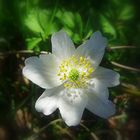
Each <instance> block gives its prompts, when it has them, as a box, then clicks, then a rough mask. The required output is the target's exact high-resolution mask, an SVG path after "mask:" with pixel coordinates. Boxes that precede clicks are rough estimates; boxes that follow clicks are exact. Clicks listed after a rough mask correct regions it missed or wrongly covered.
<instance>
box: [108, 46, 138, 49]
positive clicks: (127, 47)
mask: <svg viewBox="0 0 140 140" xmlns="http://www.w3.org/2000/svg"><path fill="white" fill-rule="evenodd" d="M107 49H108V50H116V49H138V47H136V46H114V47H110V48H107Z"/></svg>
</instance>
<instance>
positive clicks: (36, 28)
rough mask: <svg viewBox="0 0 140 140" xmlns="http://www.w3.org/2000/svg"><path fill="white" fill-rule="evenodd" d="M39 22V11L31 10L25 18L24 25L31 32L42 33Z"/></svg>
mask: <svg viewBox="0 0 140 140" xmlns="http://www.w3.org/2000/svg"><path fill="white" fill-rule="evenodd" d="M41 22H43V21H40V20H39V10H32V11H30V12H29V14H28V15H27V16H26V17H25V20H24V23H25V25H26V26H27V27H28V28H29V29H30V30H31V31H33V32H36V33H42V34H43V33H44V31H43V28H42V26H41V24H40V23H41Z"/></svg>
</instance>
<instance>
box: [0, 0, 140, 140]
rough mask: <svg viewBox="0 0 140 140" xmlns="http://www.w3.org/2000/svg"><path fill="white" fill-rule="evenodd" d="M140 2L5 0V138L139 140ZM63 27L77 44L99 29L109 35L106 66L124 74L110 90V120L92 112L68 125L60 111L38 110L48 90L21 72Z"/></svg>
mask: <svg viewBox="0 0 140 140" xmlns="http://www.w3.org/2000/svg"><path fill="white" fill-rule="evenodd" d="M139 6H140V2H139V0H100V1H99V0H69V1H66V0H20V1H19V0H0V140H53V139H54V140H92V139H93V140H139V139H140V137H139V131H140V64H139V60H140V8H139ZM61 29H63V30H64V31H65V32H67V34H68V35H69V36H70V37H71V38H72V40H73V41H74V43H75V46H76V47H77V46H79V45H80V44H81V43H83V42H84V41H85V40H87V39H88V38H89V37H90V36H91V34H92V33H93V32H95V31H97V30H100V31H101V32H102V33H103V35H104V36H106V37H107V39H108V47H107V49H106V53H105V56H104V58H103V60H102V63H101V65H103V66H105V67H108V68H111V69H114V70H116V71H117V72H119V73H120V75H121V84H120V85H119V86H118V87H115V88H111V89H109V90H110V99H111V100H112V101H113V102H114V103H116V109H117V112H116V114H115V116H113V117H111V118H109V119H108V120H104V119H101V118H99V117H97V116H95V115H93V114H91V113H90V112H88V111H87V110H86V111H85V112H84V115H83V118H82V121H81V124H80V125H79V126H76V127H70V128H68V127H67V126H66V125H65V124H64V122H62V121H61V117H60V114H59V112H58V111H56V112H55V113H54V114H52V115H50V116H47V117H46V116H44V115H42V114H39V113H37V112H36V110H35V107H34V104H35V101H36V99H37V98H38V97H39V96H40V95H41V93H42V92H43V90H42V89H41V88H39V87H38V86H36V85H34V84H32V83H30V81H28V80H27V79H25V78H24V77H23V76H22V68H23V66H24V60H25V58H27V57H29V56H32V55H38V54H39V53H41V52H42V51H47V52H51V40H50V38H51V35H52V34H53V33H54V32H57V31H59V30H61Z"/></svg>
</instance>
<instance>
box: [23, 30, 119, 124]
mask: <svg viewBox="0 0 140 140" xmlns="http://www.w3.org/2000/svg"><path fill="white" fill-rule="evenodd" d="M51 42H52V53H49V54H41V55H39V57H38V56H33V57H29V58H27V59H26V60H25V67H24V68H23V74H24V76H25V77H27V78H28V79H29V80H31V81H32V82H33V83H35V84H37V85H38V86H40V87H41V88H44V89H45V91H44V93H43V94H42V95H41V96H40V97H39V98H38V100H37V101H36V104H35V108H36V110H37V111H39V112H42V113H43V114H45V115H50V114H52V113H53V112H54V111H55V110H56V109H57V108H58V109H59V111H60V114H61V116H62V119H63V120H64V121H65V123H66V124H67V125H68V126H75V125H78V124H79V123H80V120H81V117H82V114H83V111H84V110H85V108H86V109H88V110H89V111H90V112H92V113H94V114H96V115H98V116H100V117H102V118H108V117H110V116H112V115H113V114H114V113H115V105H114V104H113V103H112V102H111V101H110V100H109V99H108V98H109V92H108V87H113V86H116V85H118V84H119V77H120V76H119V74H118V73H117V72H115V71H113V70H110V69H107V68H104V67H101V66H99V64H100V62H101V60H102V57H103V55H104V52H105V47H106V45H107V40H106V38H105V37H103V36H102V34H101V33H100V32H99V31H97V32H95V33H94V34H93V35H92V36H91V38H90V39H89V40H87V41H86V42H85V43H83V44H82V45H80V46H79V47H78V48H75V46H74V44H73V42H72V41H71V39H70V38H69V37H68V36H67V34H66V33H65V32H63V31H62V30H61V31H59V32H57V33H55V34H53V35H52V38H51Z"/></svg>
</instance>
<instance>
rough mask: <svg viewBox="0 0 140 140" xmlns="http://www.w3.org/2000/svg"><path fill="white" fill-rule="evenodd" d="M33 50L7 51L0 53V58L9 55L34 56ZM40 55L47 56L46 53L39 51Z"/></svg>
mask: <svg viewBox="0 0 140 140" xmlns="http://www.w3.org/2000/svg"><path fill="white" fill-rule="evenodd" d="M34 53H35V52H34V51H33V50H19V51H7V52H0V56H4V55H10V54H34ZM39 53H40V54H48V52H45V51H41V52H39Z"/></svg>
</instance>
